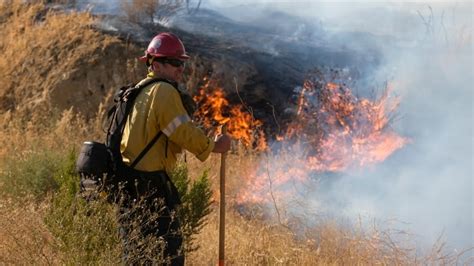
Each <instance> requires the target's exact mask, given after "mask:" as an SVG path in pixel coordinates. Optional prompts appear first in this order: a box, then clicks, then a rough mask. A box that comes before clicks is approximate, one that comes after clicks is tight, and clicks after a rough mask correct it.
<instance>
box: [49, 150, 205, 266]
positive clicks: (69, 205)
mask: <svg viewBox="0 0 474 266" xmlns="http://www.w3.org/2000/svg"><path fill="white" fill-rule="evenodd" d="M75 160H76V158H75V156H74V153H71V154H70V155H69V157H68V159H67V160H64V161H63V163H62V165H61V167H59V168H58V169H57V170H56V172H55V174H54V181H55V183H56V184H57V185H58V187H59V188H58V190H57V192H56V193H55V194H54V195H53V198H52V203H51V208H50V210H49V212H48V213H47V215H46V217H45V222H46V224H47V226H48V228H49V229H50V231H51V232H52V233H53V235H54V236H55V237H56V238H57V239H58V242H59V243H60V244H59V249H60V251H61V253H63V254H67V255H66V256H64V263H65V264H120V262H121V254H122V253H121V248H122V246H121V242H120V239H119V234H118V226H117V221H116V218H117V216H116V210H115V205H112V204H110V203H108V202H107V201H106V200H105V199H98V200H94V201H89V202H86V201H85V200H84V199H83V198H81V197H79V196H78V194H77V192H78V188H79V176H78V175H77V174H75V173H74V167H75ZM172 178H173V180H174V182H175V184H176V186H177V188H178V191H179V192H180V194H181V196H182V207H181V208H180V209H179V211H178V216H179V217H180V220H181V225H182V233H183V236H184V240H185V249H186V251H191V250H196V249H197V248H198V246H196V245H195V244H194V243H193V240H194V239H193V235H194V234H196V233H198V232H199V231H200V230H201V229H202V227H203V226H204V224H205V217H206V216H207V215H208V214H209V213H210V212H211V210H210V205H211V195H212V192H211V189H210V183H209V180H208V178H207V172H204V173H203V174H202V175H201V176H200V177H199V178H198V179H197V180H196V181H194V182H191V181H190V180H189V178H188V173H187V168H186V166H185V165H179V166H178V167H177V168H176V171H175V172H174V174H173V177H172ZM132 211H133V210H132ZM150 217H151V216H150ZM147 220H150V219H149V218H147ZM151 220H152V219H151ZM152 240H153V239H147V240H146V241H145V243H144V244H145V245H146V246H144V247H142V248H141V249H140V250H143V252H146V254H133V256H134V257H137V258H138V257H141V255H144V256H145V255H146V256H157V258H159V256H160V252H159V251H157V248H160V246H161V247H162V245H161V244H160V243H158V242H157V241H154V240H153V241H152ZM155 242H156V243H155ZM150 245H151V246H150ZM153 250H154V251H153ZM150 251H153V254H149V253H150ZM155 253H156V254H155Z"/></svg>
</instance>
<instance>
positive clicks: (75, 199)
mask: <svg viewBox="0 0 474 266" xmlns="http://www.w3.org/2000/svg"><path fill="white" fill-rule="evenodd" d="M75 161H76V157H75V153H74V152H71V153H70V155H69V157H68V159H67V160H66V161H65V162H64V163H63V165H62V166H61V167H60V168H59V169H58V170H57V172H56V173H55V175H54V179H55V180H56V182H57V184H58V185H59V189H58V191H57V192H56V193H55V194H54V195H53V198H52V202H51V207H50V210H49V212H48V213H47V214H46V217H45V223H46V224H47V226H48V228H49V230H50V231H51V232H52V233H53V235H54V236H55V237H56V238H57V240H58V242H59V243H60V244H59V249H60V251H61V253H63V254H66V255H65V256H64V258H63V259H64V260H65V261H64V263H65V264H68V265H77V264H119V263H120V256H121V245H120V240H119V237H118V233H117V225H116V220H115V210H114V206H113V205H110V204H108V203H107V202H106V201H105V200H96V201H90V202H86V201H85V200H84V199H82V198H81V197H79V196H78V194H77V192H78V189H79V176H78V175H77V174H75V170H74V168H75Z"/></svg>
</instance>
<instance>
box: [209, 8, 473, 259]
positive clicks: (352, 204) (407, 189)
mask: <svg viewBox="0 0 474 266" xmlns="http://www.w3.org/2000/svg"><path fill="white" fill-rule="evenodd" d="M262 2H263V3H262V4H261V5H260V6H261V7H262V8H261V9H255V8H253V9H248V12H244V14H245V18H244V19H243V21H244V20H245V21H252V20H254V21H257V20H258V21H260V23H264V21H263V20H262V19H259V18H262V17H265V13H266V12H274V10H275V8H276V9H278V10H280V11H282V10H283V11H286V12H290V13H292V14H295V15H299V16H302V17H304V18H305V19H307V20H311V19H313V20H314V21H319V22H318V23H317V24H319V25H321V26H322V27H323V28H324V29H325V33H324V35H323V36H321V38H324V40H322V41H323V42H329V43H331V42H333V43H334V45H335V46H336V45H341V44H344V43H345V44H347V46H348V47H351V48H354V47H355V48H357V49H361V50H363V49H373V48H374V47H375V48H376V49H377V50H378V51H380V52H381V54H382V56H383V59H382V63H381V64H380V65H378V66H377V67H376V68H374V69H373V72H372V75H370V76H367V77H364V78H363V80H361V81H360V84H382V83H383V82H384V81H389V82H391V83H392V84H393V87H394V93H396V94H398V95H400V96H401V99H402V100H401V102H402V103H401V106H400V108H399V116H398V117H399V118H398V120H397V121H395V122H394V123H393V124H392V126H393V127H394V128H396V130H397V132H399V133H400V134H401V135H403V136H406V137H408V138H410V140H411V142H410V144H408V145H407V146H406V147H404V148H402V149H401V150H399V151H397V152H396V153H395V154H393V155H392V156H391V157H390V158H389V159H387V160H386V161H385V162H384V163H382V164H380V165H377V166H375V167H374V168H372V169H362V170H360V171H357V173H345V174H344V175H343V176H342V177H340V178H337V179H335V180H334V181H331V182H330V185H324V181H323V183H322V187H321V189H320V190H319V191H318V195H317V196H315V197H317V198H318V199H317V200H316V201H315V204H317V208H319V209H321V210H324V211H325V212H328V213H331V215H333V214H335V213H338V215H342V216H343V217H344V218H348V219H349V220H351V219H352V220H356V219H357V218H358V217H359V215H362V216H364V217H367V218H368V220H370V219H372V218H375V219H378V220H379V221H384V220H388V219H395V220H398V221H400V224H399V225H398V228H400V227H403V228H400V229H404V230H408V231H410V232H411V233H413V234H415V235H416V236H415V238H416V239H417V240H418V241H420V242H421V243H422V244H428V245H429V244H432V243H434V242H435V241H436V239H437V238H438V237H439V236H442V240H444V241H446V243H447V244H448V246H449V248H456V249H458V250H462V249H464V248H469V247H472V246H474V243H473V228H472V224H473V198H472V192H473V183H472V177H473V156H472V149H473V134H472V125H473V109H472V99H473V95H472V87H473V54H472V53H473V51H472V45H473V43H472V34H473V29H472V3H452V4H446V3H412V4H407V3H405V4H404V5H403V6H402V5H398V4H386V3H385V4H383V5H382V4H377V3H375V4H374V3H365V4H360V3H359V4H358V5H351V4H348V3H344V4H342V3H336V4H329V3H319V4H318V3H306V4H303V3H299V4H288V3H287V4H285V3H270V4H269V3H268V2H265V1H262ZM212 4H214V6H215V7H216V8H220V9H221V11H222V12H224V13H226V14H228V15H229V16H232V18H233V19H236V20H238V19H239V16H240V15H238V14H242V12H235V10H243V9H245V8H248V7H250V5H245V4H235V5H233V6H232V5H230V4H225V5H223V4H222V2H220V3H218V2H212ZM270 5H271V6H272V7H271V9H270ZM252 6H254V4H252ZM290 7H291V8H290ZM318 30H320V29H318ZM295 31H296V29H295ZM361 32H362V33H370V34H372V36H373V39H370V40H367V39H363V40H361V39H358V38H357V36H358V35H357V34H355V33H361ZM282 34H284V33H282ZM320 41H321V40H320ZM359 89H360V90H363V88H359Z"/></svg>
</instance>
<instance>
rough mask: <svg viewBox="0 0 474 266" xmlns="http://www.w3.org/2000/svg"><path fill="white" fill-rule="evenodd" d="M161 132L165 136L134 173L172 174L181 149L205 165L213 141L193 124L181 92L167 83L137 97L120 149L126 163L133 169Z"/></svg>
mask: <svg viewBox="0 0 474 266" xmlns="http://www.w3.org/2000/svg"><path fill="white" fill-rule="evenodd" d="M147 79H148V78H147ZM147 79H145V80H142V81H141V82H145V81H146V80H147ZM160 130H161V131H163V135H162V136H161V137H160V138H159V139H158V141H157V142H156V143H155V145H153V147H152V148H151V149H150V150H149V151H148V153H147V154H146V155H145V156H144V157H143V158H142V160H141V161H140V162H139V163H138V164H137V166H136V167H135V169H137V170H140V171H147V172H151V171H158V170H166V172H168V173H170V172H171V171H172V170H173V168H174V167H175V166H176V161H177V155H178V154H179V153H180V152H181V151H182V148H184V149H186V150H188V151H190V152H191V153H193V154H194V155H196V157H197V158H198V159H199V160H201V161H205V160H206V159H207V158H208V157H209V154H210V153H211V151H212V149H213V148H214V141H212V140H211V139H209V138H208V137H206V135H205V134H204V132H203V131H202V130H201V129H199V128H197V127H196V126H195V125H194V124H193V123H192V121H191V119H190V118H189V116H188V114H187V113H186V110H185V108H184V106H183V103H182V102H181V98H180V96H179V93H178V91H176V89H175V88H174V87H173V86H172V85H170V84H168V83H166V82H157V83H153V84H150V85H148V86H147V87H145V88H143V90H142V91H141V92H140V94H139V95H138V96H137V98H136V100H135V104H134V107H133V110H132V111H131V113H130V115H129V117H128V118H127V123H126V124H125V129H124V132H123V136H122V142H121V146H120V151H121V152H122V157H123V160H124V162H125V163H126V164H128V165H130V164H131V162H132V161H133V160H134V159H135V158H136V157H137V156H138V154H140V152H141V151H142V150H143V149H144V148H145V146H146V145H147V144H148V143H149V142H150V141H151V140H152V139H153V137H154V136H155V135H156V134H157V133H158V132H159V131H160ZM167 139H168V145H166V140H167ZM166 147H167V149H168V150H167V152H166V156H165V148H166Z"/></svg>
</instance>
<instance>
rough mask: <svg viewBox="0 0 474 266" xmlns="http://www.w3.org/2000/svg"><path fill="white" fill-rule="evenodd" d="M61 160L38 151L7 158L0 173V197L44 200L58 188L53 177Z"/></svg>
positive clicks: (58, 157) (53, 154) (59, 157)
mask: <svg viewBox="0 0 474 266" xmlns="http://www.w3.org/2000/svg"><path fill="white" fill-rule="evenodd" d="M61 160H62V159H61V156H60V155H59V154H56V153H53V152H38V151H30V152H28V153H24V154H20V155H16V156H12V157H9V158H8V159H7V160H6V162H5V169H3V170H2V171H1V172H0V184H1V185H2V189H1V190H0V194H1V195H0V196H2V197H11V198H13V199H15V200H27V199H30V198H33V199H35V200H40V199H42V198H44V196H45V195H46V194H47V193H48V192H50V191H53V190H54V189H57V187H58V185H57V183H56V181H55V180H54V178H53V175H54V172H55V170H56V169H57V168H58V166H59V165H60V164H61Z"/></svg>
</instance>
